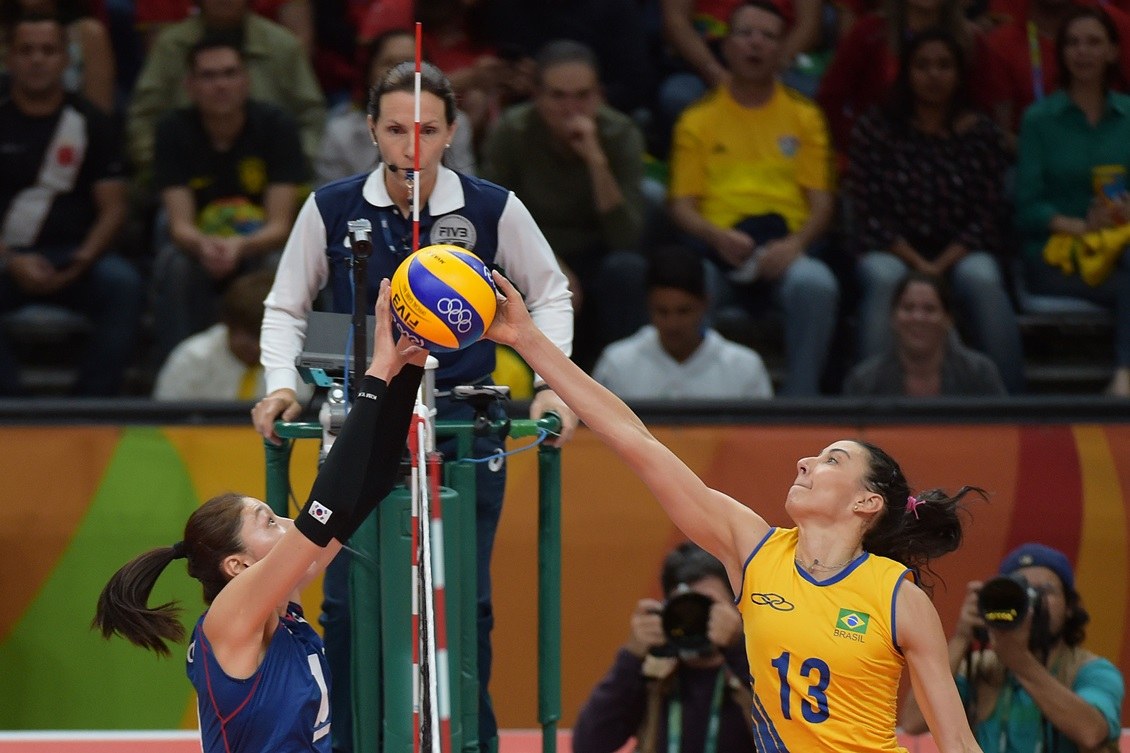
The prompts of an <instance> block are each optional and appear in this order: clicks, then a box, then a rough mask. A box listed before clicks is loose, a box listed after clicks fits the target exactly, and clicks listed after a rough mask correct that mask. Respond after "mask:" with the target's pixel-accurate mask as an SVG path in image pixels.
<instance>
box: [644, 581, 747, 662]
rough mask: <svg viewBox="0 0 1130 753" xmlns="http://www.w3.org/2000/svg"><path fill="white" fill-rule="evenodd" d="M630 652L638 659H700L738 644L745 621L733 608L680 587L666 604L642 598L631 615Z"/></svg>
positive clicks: (685, 587) (682, 586)
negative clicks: (648, 657) (646, 657)
mask: <svg viewBox="0 0 1130 753" xmlns="http://www.w3.org/2000/svg"><path fill="white" fill-rule="evenodd" d="M631 625H632V631H631V637H630V639H629V642H628V646H627V648H628V650H629V651H631V652H632V653H634V654H636V655H637V656H643V655H644V654H648V653H649V654H651V655H652V656H660V657H678V658H679V659H684V660H686V659H697V658H703V657H707V656H713V655H715V654H717V652H718V649H719V648H723V647H726V646H730V645H733V644H734V643H736V642H737V641H738V640H739V639H740V637H741V632H742V618H741V615H740V614H739V613H738V610H736V609H735V608H734V607H733V606H732V605H730V604H728V603H725V602H721V601H716V600H715V599H713V598H711V597H710V596H707V595H706V594H703V593H700V592H698V591H695V590H692V589H691V588H689V587H688V586H686V585H680V587H679V588H677V589H676V590H675V591H674V592H673V593H672V595H671V597H670V598H669V599H667V601H666V602H665V603H660V602H658V601H656V600H655V599H641V600H640V601H639V602H638V603H637V605H636V610H635V611H634V612H633V613H632V621H631Z"/></svg>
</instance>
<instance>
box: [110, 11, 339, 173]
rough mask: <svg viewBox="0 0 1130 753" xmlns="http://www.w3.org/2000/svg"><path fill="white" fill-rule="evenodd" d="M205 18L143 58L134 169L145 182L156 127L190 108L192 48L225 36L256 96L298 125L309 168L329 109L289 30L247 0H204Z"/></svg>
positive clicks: (185, 25)
mask: <svg viewBox="0 0 1130 753" xmlns="http://www.w3.org/2000/svg"><path fill="white" fill-rule="evenodd" d="M199 3H200V13H199V14H198V15H195V16H192V17H190V18H187V19H185V20H184V21H181V22H179V23H175V24H171V25H170V26H168V27H166V28H165V29H164V30H163V31H161V33H160V34H159V35H158V37H157V39H156V41H155V42H154V43H153V48H152V49H151V50H150V51H149V55H148V56H147V57H146V60H145V66H144V68H142V71H141V74H140V76H139V77H138V79H137V85H136V87H135V89H134V92H133V99H132V101H131V102H130V106H129V113H128V123H127V129H128V133H129V152H130V157H131V159H132V160H133V167H134V169H135V170H137V171H139V173H140V174H141V176H142V177H143V178H145V177H146V176H147V175H148V169H149V167H150V165H151V163H152V160H153V148H154V147H153V142H154V138H155V125H156V123H157V121H158V120H159V119H160V117H161V116H162V115H163V114H165V113H166V112H167V111H168V110H171V109H173V108H174V107H183V106H185V105H187V104H188V103H189V100H188V91H187V89H186V87H185V86H184V85H183V82H184V79H185V77H186V75H187V73H188V71H187V65H186V61H187V60H188V53H189V50H190V49H191V48H192V46H193V45H194V44H196V43H197V42H199V41H200V40H201V39H203V38H204V37H205V35H207V36H208V37H209V38H216V37H219V38H226V39H227V40H228V41H229V43H231V44H234V45H235V46H236V47H237V48H238V49H239V50H240V52H241V54H242V56H243V58H244V60H245V63H246V75H247V76H248V79H249V86H250V92H251V96H252V97H253V98H254V99H256V100H259V101H262V102H271V103H274V104H276V105H278V106H279V107H282V108H283V109H284V110H286V111H287V112H288V113H290V115H291V116H292V117H293V118H294V119H295V120H296V121H298V125H299V129H300V132H301V134H302V142H301V144H302V153H304V154H305V155H306V157H307V158H308V159H309V160H310V163H311V164H312V163H313V161H314V159H315V157H316V156H317V154H318V143H319V141H320V140H321V138H322V129H323V127H324V125H325V115H326V106H325V101H324V99H323V97H322V91H321V89H320V88H319V87H318V82H317V80H316V79H315V78H314V72H313V69H311V67H310V61H309V59H308V58H307V57H306V55H305V54H304V53H303V50H302V46H301V44H300V43H299V41H298V39H297V38H296V37H295V36H294V35H293V34H291V33H290V32H289V31H288V30H286V29H285V28H282V27H281V26H279V25H278V24H276V23H274V22H273V21H268V20H267V19H265V18H263V17H262V16H259V15H257V14H255V13H253V12H251V11H250V10H249V9H248V0H199Z"/></svg>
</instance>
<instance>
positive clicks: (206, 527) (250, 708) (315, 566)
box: [94, 280, 427, 753]
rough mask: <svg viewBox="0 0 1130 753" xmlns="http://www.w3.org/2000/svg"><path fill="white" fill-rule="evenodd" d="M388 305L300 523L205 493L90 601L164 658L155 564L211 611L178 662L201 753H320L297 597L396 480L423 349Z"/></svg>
mask: <svg viewBox="0 0 1130 753" xmlns="http://www.w3.org/2000/svg"><path fill="white" fill-rule="evenodd" d="M388 301H389V293H388V281H387V280H386V281H383V282H382V283H381V286H380V292H379V295H378V298H377V304H376V320H377V325H376V332H375V335H374V337H375V342H374V348H373V351H374V355H373V359H372V361H371V362H370V364H369V368H368V369H367V370H366V372H365V377H364V378H363V379H362V380H361V383H360V387H359V389H358V393H357V397H356V399H355V400H354V403H353V407H352V409H351V410H350V412H349V415H348V417H347V418H346V420H345V424H344V426H343V427H342V430H341V433H340V435H339V436H338V438H337V440H336V441H335V442H334V445H333V447H332V449H331V450H330V453H329V455H328V456H327V458H326V461H325V463H324V464H323V465H322V468H321V470H320V471H319V473H318V477H317V478H316V479H315V481H314V486H313V488H312V489H311V491H310V497H309V500H308V501H307V503H306V506H305V507H304V508H303V509H302V511H301V512H300V513H299V514H298V516H297V517H296V518H295V519H294V520H293V521H291V520H290V519H288V518H284V517H281V516H279V515H276V514H275V513H274V512H273V511H272V510H271V508H269V507H268V506H267V505H266V504H265V503H263V502H261V501H259V500H257V499H254V498H252V497H248V496H245V495H242V494H235V493H226V494H221V495H219V496H217V497H213V498H212V499H210V500H208V501H207V502H205V503H204V504H203V505H202V506H201V507H199V508H198V509H197V510H196V511H195V512H193V513H192V515H191V516H189V519H188V522H187V523H186V524H185V529H184V538H183V540H182V541H178V542H177V543H176V544H173V545H172V546H166V547H159V548H157V549H152V550H150V551H148V552H146V553H145V554H142V555H140V556H139V557H137V558H135V559H133V560H132V561H130V562H129V563H127V564H126V565H125V566H123V567H122V568H121V569H120V570H118V572H117V573H115V574H114V576H113V577H112V578H111V579H110V581H109V583H107V585H106V587H105V588H104V589H103V591H102V594H101V596H100V597H99V600H98V607H97V612H96V614H95V617H94V627H95V629H97V630H100V631H101V632H102V634H103V635H104V636H106V637H110V636H111V635H112V634H114V633H117V634H119V635H121V636H122V637H124V638H126V639H128V640H129V641H131V642H133V643H135V644H136V645H138V646H142V647H143V648H148V649H151V650H153V651H155V652H156V653H158V654H163V655H168V653H169V646H168V642H169V641H178V642H179V641H180V640H182V639H183V638H184V633H185V631H184V627H183V626H182V625H181V623H180V620H179V619H178V617H179V613H180V610H179V608H178V607H177V605H176V604H175V603H173V604H163V605H160V606H157V607H150V606H149V605H148V599H149V595H150V592H151V591H152V589H153V586H154V584H155V582H156V580H157V578H158V576H159V575H160V574H161V573H162V572H163V571H164V570H165V568H166V567H167V566H168V565H169V564H170V563H171V562H172V561H173V560H176V559H180V558H185V559H187V561H188V573H189V575H191V576H192V577H194V578H196V579H197V580H199V581H200V582H201V584H202V585H203V588H204V601H205V602H207V603H208V605H209V607H208V609H207V611H205V612H204V614H203V615H202V616H201V617H200V619H199V620H198V621H197V623H196V626H195V628H194V629H193V631H192V636H191V639H190V643H189V646H188V657H187V672H188V677H189V679H190V680H191V681H192V684H193V687H195V688H196V692H197V696H198V703H197V706H198V711H199V716H200V733H201V742H202V746H203V749H204V753H261V752H263V751H271V753H292V752H294V753H296V752H297V751H317V752H318V753H329V751H330V738H331V736H330V702H329V700H330V699H329V687H330V677H329V670H328V666H327V664H326V657H325V650H324V647H323V644H322V638H321V636H319V635H318V634H317V633H316V632H315V631H314V630H313V628H312V627H311V626H310V625H309V624H308V623H307V622H306V620H305V619H304V618H303V615H302V608H301V607H300V606H299V605H298V594H299V591H300V590H301V588H302V587H303V586H304V585H305V584H307V583H308V582H310V581H311V580H312V579H313V578H314V577H315V576H316V575H318V574H319V573H321V572H322V570H324V569H325V567H326V565H327V564H328V563H329V562H330V561H331V560H332V559H333V558H334V556H335V555H336V554H337V553H338V552H339V551H340V550H341V542H342V541H346V540H348V539H349V536H350V535H351V534H352V533H353V531H354V530H356V528H357V526H358V525H360V523H361V521H362V520H364V519H365V517H366V516H367V515H368V514H369V513H371V512H372V511H373V509H374V508H375V507H376V505H377V503H378V502H379V501H380V500H381V499H383V498H384V497H385V496H386V495H387V494H388V492H389V491H391V489H392V487H393V485H394V484H395V482H396V479H397V473H398V468H399V464H400V459H401V456H402V452H403V449H404V444H405V438H406V437H407V433H408V423H409V420H410V418H411V415H412V407H413V405H414V403H415V398H416V392H417V389H418V387H419V384H420V378H421V376H422V374H423V363H424V359H425V358H426V357H427V352H426V351H424V350H422V349H420V348H417V347H415V346H412V345H411V343H409V342H408V340H407V339H403V338H402V339H401V340H400V341H399V342H397V343H396V344H395V345H394V343H393V338H392V327H391V324H390V314H389V305H388Z"/></svg>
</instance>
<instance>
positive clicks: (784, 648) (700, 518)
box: [487, 273, 980, 753]
mask: <svg viewBox="0 0 1130 753" xmlns="http://www.w3.org/2000/svg"><path fill="white" fill-rule="evenodd" d="M495 279H496V281H497V282H498V286H499V289H500V291H501V295H500V300H499V309H498V313H497V315H496V317H495V320H494V324H493V325H492V326H491V328H490V329H489V330H488V331H487V337H488V338H490V339H492V340H494V341H496V342H498V343H501V344H503V345H509V346H510V347H512V348H514V349H515V350H516V351H517V352H518V354H519V355H521V356H522V357H523V358H524V359H525V360H526V362H527V363H529V364H530V366H531V368H533V369H534V370H535V371H536V372H537V373H539V374H541V375H542V376H543V377H544V378H545V380H546V381H547V382H548V383H549V384H550V385H551V386H552V387H553V389H554V390H555V391H556V393H557V394H558V395H559V396H561V397H562V398H563V399H564V400H565V402H566V404H567V405H568V406H569V407H570V408H571V409H572V410H573V411H575V412H576V414H577V415H578V416H579V417H580V418H581V419H582V420H583V421H584V422H585V424H586V425H588V427H589V428H590V429H591V430H592V431H594V432H595V433H596V434H597V435H598V436H599V437H600V438H601V439H602V440H603V441H604V443H605V444H607V445H608V446H609V447H611V448H612V449H613V450H614V451H615V452H616V453H617V454H618V455H619V456H620V457H621V458H622V459H623V460H624V461H625V462H626V463H627V464H628V465H629V466H630V467H631V468H632V470H634V471H635V472H636V474H637V475H638V476H639V477H640V479H642V480H643V481H644V483H646V484H647V485H648V487H649V488H650V489H651V491H652V493H653V494H654V495H655V497H656V499H658V500H659V503H660V504H661V505H662V506H663V508H664V509H665V510H666V511H667V514H668V515H670V517H671V520H672V521H673V522H674V523H675V525H677V526H678V527H679V529H680V530H682V532H683V533H684V534H686V535H687V537H688V538H690V539H691V540H693V541H694V542H695V543H697V544H698V545H699V546H701V547H702V548H703V549H705V550H707V551H708V552H710V553H711V554H713V555H714V556H715V557H717V558H718V559H719V560H721V561H722V563H723V564H724V565H725V566H726V572H727V573H728V575H729V578H730V584H731V585H732V586H733V589H734V593H736V594H738V599H737V604H738V608H739V610H740V611H741V612H742V615H743V618H744V620H743V621H744V624H745V627H744V629H745V633H746V652H747V654H748V655H749V665H750V673H751V676H752V677H753V708H752V715H753V723H754V731H755V733H756V737H757V746H758V750H760V751H762V753H768V752H770V751H793V752H794V753H796V752H797V751H804V752H805V753H807V752H808V751H816V750H834V751H839V752H841V753H843V752H847V751H860V752H862V751H868V752H870V751H881V750H890V751H897V750H899V749H900V748H899V745H898V742H897V740H896V738H895V706H896V700H897V698H896V696H897V689H898V684H899V677H900V676H901V674H902V668H903V665H904V664H905V665H906V666H908V667H909V669H910V679H911V682H912V684H913V686H914V691H915V695H916V697H917V699H918V701H919V704H920V705H921V707H922V711H923V714H924V716H925V718H926V720H927V722H928V723H929V726H930V729H931V731H932V732H933V734H934V740H935V742H936V744H937V747H938V750H939V751H941V753H953V752H956V751H980V748H978V747H977V743H976V741H975V740H974V738H973V735H972V733H971V732H970V731H969V723H968V722H967V721H966V718H965V711H964V709H963V708H962V705H961V700H960V698H959V697H958V694H957V687H956V685H955V684H954V681H953V677H952V675H951V674H950V668H949V659H948V656H947V653H946V638H945V634H944V633H943V632H942V625H941V621H940V620H939V619H938V613H937V612H936V611H935V609H934V606H933V604H931V602H930V599H929V597H928V596H927V595H926V593H925V592H924V591H923V590H922V589H921V588H918V587H917V586H916V585H915V569H916V568H918V567H920V566H925V565H928V564H929V561H930V559H931V558H933V557H936V556H939V555H941V554H945V553H946V552H949V551H952V550H953V549H955V548H957V546H958V545H959V544H960V543H961V524H960V521H959V519H958V517H957V511H958V502H959V501H960V499H961V498H962V497H963V496H965V495H966V494H967V493H969V492H971V491H974V492H980V490H979V489H973V488H971V487H965V488H963V489H961V490H960V491H959V492H957V494H956V495H954V496H952V497H951V496H949V495H947V494H946V493H944V492H942V491H940V490H932V491H930V492H924V493H922V494H920V495H919V496H918V497H913V496H911V494H910V490H909V487H908V486H907V481H906V479H905V478H904V476H903V474H902V471H901V470H900V469H899V467H898V464H897V463H896V462H895V461H894V460H893V459H891V458H890V456H888V455H887V454H886V453H885V452H883V451H882V450H880V449H879V448H877V447H874V446H872V445H868V444H864V443H861V442H853V441H839V442H835V443H833V444H832V445H830V446H829V447H827V448H826V449H824V450H823V451H822V452H821V453H820V455H818V456H817V457H809V458H803V459H801V460H800V461H799V462H798V463H797V477H796V481H795V482H794V484H793V486H792V487H791V488H790V489H789V492H788V496H787V498H786V500H785V509H786V510H787V511H788V513H789V515H790V517H791V518H792V519H793V521H794V522H795V523H796V528H791V529H777V528H771V527H770V526H769V524H768V523H766V522H765V520H764V519H763V518H762V517H761V516H760V515H758V514H757V513H755V512H754V511H753V510H751V509H749V508H748V507H746V506H745V505H743V504H741V503H740V502H738V501H737V500H735V499H733V498H731V497H729V496H727V495H725V494H723V493H721V492H719V491H716V490H714V489H711V488H709V487H707V486H706V485H705V484H704V483H703V482H702V479H700V478H699V477H698V476H697V475H695V473H694V472H693V471H692V470H691V469H690V468H688V467H687V466H686V464H684V463H683V462H682V461H681V460H679V458H678V457H676V456H675V455H674V453H672V452H671V451H670V450H669V449H667V448H666V447H665V446H663V445H662V444H661V443H660V442H659V441H658V440H657V439H656V438H655V437H654V436H652V434H651V433H650V432H649V431H648V430H647V427H646V426H644V424H643V422H641V421H640V419H639V417H638V416H636V415H635V414H634V413H633V412H632V411H631V409H630V408H628V406H627V405H625V404H624V403H623V401H621V400H620V399H619V398H617V397H616V396H615V395H613V394H612V393H611V392H609V391H608V390H606V389H604V388H603V387H601V386H600V385H599V384H598V383H597V382H595V381H594V380H593V379H592V378H591V377H589V376H588V375H587V374H585V373H584V372H583V371H582V370H581V369H580V368H579V367H578V366H577V365H576V364H574V363H573V362H572V361H570V360H569V359H568V357H566V356H564V355H562V354H561V351H560V350H558V349H557V348H556V347H555V346H554V345H553V343H551V342H550V341H549V340H548V339H546V338H545V336H544V335H542V334H541V333H540V332H539V331H538V330H537V327H535V326H534V324H533V322H532V321H531V319H530V317H529V314H528V313H527V312H526V308H525V305H524V304H523V302H522V298H521V296H520V295H519V294H518V292H517V291H516V290H515V289H514V287H513V286H512V285H511V284H510V283H509V281H507V280H506V279H505V278H504V277H502V276H501V275H499V274H498V273H495Z"/></svg>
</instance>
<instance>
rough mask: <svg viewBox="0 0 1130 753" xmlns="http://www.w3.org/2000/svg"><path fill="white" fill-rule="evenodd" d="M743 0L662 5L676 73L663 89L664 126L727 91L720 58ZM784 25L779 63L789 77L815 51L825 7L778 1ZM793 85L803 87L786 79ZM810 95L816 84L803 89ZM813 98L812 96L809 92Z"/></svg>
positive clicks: (816, 1)
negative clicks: (719, 91) (803, 55)
mask: <svg viewBox="0 0 1130 753" xmlns="http://www.w3.org/2000/svg"><path fill="white" fill-rule="evenodd" d="M743 4H744V2H743V0H722V1H721V2H710V1H709V0H660V7H661V9H662V12H663V36H664V38H665V39H666V40H667V43H668V44H669V45H670V46H671V50H672V52H673V53H674V55H675V57H676V58H677V61H678V64H679V65H680V66H681V67H682V68H683V70H678V71H676V72H675V73H672V74H671V75H669V76H668V77H667V78H665V79H664V80H663V81H662V83H660V85H659V95H658V98H659V112H660V115H661V117H662V119H663V120H664V122H665V123H667V124H671V123H674V122H675V121H676V120H677V119H678V117H679V115H680V113H682V111H683V110H685V109H686V108H687V107H688V106H689V105H690V104H691V103H693V102H695V101H697V100H698V99H700V98H701V97H702V96H703V95H704V94H706V92H707V91H709V90H711V89H715V88H717V87H719V86H724V85H725V84H726V83H728V82H729V80H730V70H729V66H728V64H727V63H726V60H725V56H724V55H723V54H722V51H721V45H722V40H724V39H725V38H726V35H727V30H728V27H729V25H730V22H731V18H732V16H733V14H734V12H735V11H737V10H738V9H739V8H740V7H741V6H742V5H743ZM774 4H775V5H776V6H777V7H778V8H779V9H780V11H781V15H782V16H783V17H784V19H785V32H784V34H783V37H782V39H781V51H780V61H781V68H782V70H783V71H788V69H789V68H790V66H792V65H793V63H794V61H795V60H796V57H797V56H798V55H800V54H801V53H804V52H808V51H810V50H812V49H813V48H815V47H816V45H817V43H818V42H819V41H820V23H821V15H822V13H823V3H822V2H821V1H820V0H774ZM786 80H788V81H789V83H791V84H794V85H797V86H798V87H799V84H798V83H797V81H795V80H790V79H789V78H788V77H786ZM802 88H805V90H806V91H808V90H809V89H814V88H815V84H814V83H812V84H811V86H806V87H802ZM808 93H809V94H810V95H811V91H808Z"/></svg>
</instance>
